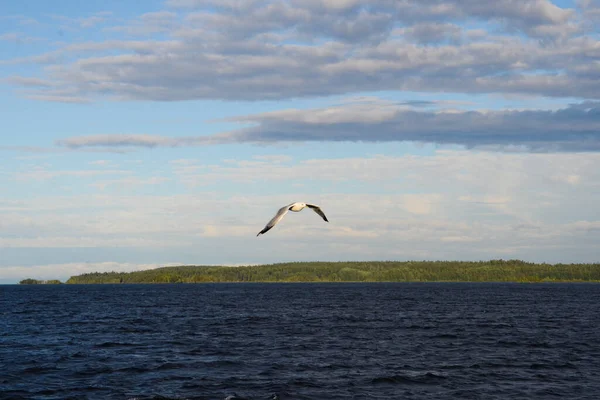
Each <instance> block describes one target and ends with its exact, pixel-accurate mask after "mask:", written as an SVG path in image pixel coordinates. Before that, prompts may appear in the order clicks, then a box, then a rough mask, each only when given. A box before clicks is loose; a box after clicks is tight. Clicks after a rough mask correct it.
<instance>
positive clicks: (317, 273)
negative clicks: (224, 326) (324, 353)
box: [66, 260, 600, 284]
mask: <svg viewBox="0 0 600 400" xmlns="http://www.w3.org/2000/svg"><path fill="white" fill-rule="evenodd" d="M206 282H523V283H534V282H600V263H594V264H547V263H530V262H525V261H521V260H490V261H353V262H343V261H342V262H318V261H314V262H289V263H278V264H268V265H248V266H237V267H230V266H201V265H200V266H190V265H185V266H174V267H161V268H156V269H148V270H143V271H134V272H93V273H86V274H82V275H76V276H72V277H70V278H69V279H68V280H67V281H66V283H67V284H107V283H108V284H119V283H121V284H126V283H206Z"/></svg>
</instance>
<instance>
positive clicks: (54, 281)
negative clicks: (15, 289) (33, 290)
mask: <svg viewBox="0 0 600 400" xmlns="http://www.w3.org/2000/svg"><path fill="white" fill-rule="evenodd" d="M61 283H62V282H61V281H59V280H58V279H50V280H47V281H41V280H38V279H31V278H28V279H23V280H22V281H20V282H19V284H20V285H58V284H61Z"/></svg>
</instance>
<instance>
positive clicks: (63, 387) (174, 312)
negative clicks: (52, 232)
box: [0, 283, 600, 399]
mask: <svg viewBox="0 0 600 400" xmlns="http://www.w3.org/2000/svg"><path fill="white" fill-rule="evenodd" d="M599 316H600V285H597V284H535V285H531V284H526V285H524V284H493V283H479V284H469V283H368V284H362V283H360V284H352V283H342V284H334V283H327V284H273V283H271V284H258V283H252V284H187V285H184V284H172V285H30V286H23V285H21V286H17V285H13V286H0V398H7V399H9V398H10V399H19V398H22V399H133V398H136V399H151V398H157V399H158V398H165V397H166V398H177V399H224V398H225V397H226V396H228V395H232V394H234V393H236V394H237V395H238V396H240V397H242V396H243V397H246V398H250V399H269V398H275V397H277V398H279V399H349V398H355V399H455V398H463V399H469V398H472V399H479V398H485V399H532V398H536V399H546V398H548V399H552V398H556V399H559V398H561V399H562V398H569V399H596V398H598V395H599V393H600V322H599Z"/></svg>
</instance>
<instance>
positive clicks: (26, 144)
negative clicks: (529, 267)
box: [0, 0, 600, 283]
mask: <svg viewBox="0 0 600 400" xmlns="http://www.w3.org/2000/svg"><path fill="white" fill-rule="evenodd" d="M0 15H1V17H0V18H1V21H2V23H1V24H0V26H1V27H2V28H0V54H1V56H0V87H1V89H2V90H0V107H1V108H2V110H3V133H2V136H1V141H0V156H1V157H2V160H3V161H2V163H0V187H1V188H2V190H1V196H0V283H14V282H18V280H20V279H23V278H26V277H33V278H58V279H63V280H64V279H67V278H68V277H69V276H71V275H74V274H79V273H83V272H91V271H111V270H117V271H130V270H137V269H145V268H154V267H158V266H164V265H176V264H198V265H201V264H204V265H206V264H218V265H239V264H242V265H247V264H254V263H272V262H280V261H300V260H414V259H417V260H421V259H455V260H456V259H458V260H482V259H483V260H485V259H492V258H504V259H508V258H519V259H524V260H529V261H537V262H598V261H599V258H598V251H597V250H596V248H597V244H598V243H599V242H600V208H599V206H598V204H600V172H598V171H599V170H600V169H599V168H598V166H599V165H600V155H599V154H600V153H599V152H598V151H599V150H600V103H599V98H600V61H599V60H600V35H599V33H600V30H599V29H598V26H600V1H594V0H591V1H588V0H583V1H576V2H572V1H547V0H532V1H528V2H515V1H511V0H499V1H496V2H493V3H490V4H484V3H482V2H480V1H475V0H473V1H471V0H463V1H458V0H423V1H418V2H417V1H414V2H411V1H409V2H390V1H388V0H372V1H369V2H364V1H363V2H359V1H357V0H302V1H300V0H252V1H241V0H219V1H216V0H166V1H147V2H117V1H103V2H93V1H89V2H78V1H77V2H76V1H58V2H52V3H50V2H42V1H21V2H3V3H2V4H0ZM294 201H306V202H312V203H316V204H319V205H321V206H322V208H323V210H324V211H325V212H326V214H327V216H328V218H329V220H330V223H329V224H326V223H323V221H322V220H320V219H319V217H318V216H316V215H314V214H313V213H311V212H309V211H303V212H302V213H300V214H290V215H288V216H286V218H285V219H284V221H283V223H281V224H280V225H278V226H277V227H276V228H274V229H273V230H271V231H270V232H269V233H268V234H266V235H264V236H260V237H258V238H257V237H255V235H256V233H257V232H258V231H259V230H260V229H262V227H263V226H264V224H265V223H266V222H267V221H268V220H269V219H270V218H271V216H272V215H273V214H274V213H275V211H276V210H277V209H278V208H279V207H281V206H282V205H285V204H288V203H291V202H294Z"/></svg>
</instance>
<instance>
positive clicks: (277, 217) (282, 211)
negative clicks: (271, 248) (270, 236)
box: [256, 203, 294, 236]
mask: <svg viewBox="0 0 600 400" xmlns="http://www.w3.org/2000/svg"><path fill="white" fill-rule="evenodd" d="M293 204H294V203H292V204H288V205H287V206H284V207H281V208H280V209H279V211H277V214H275V216H274V217H273V218H272V219H271V220H270V221H269V222H268V223H267V225H265V227H264V228H263V230H262V231H260V232H258V233H257V234H256V236H258V235H261V234H263V233H266V232H267V231H268V230H269V229H271V228H272V227H274V226H275V225H277V223H278V222H279V221H281V218H283V216H284V215H285V214H287V212H288V211H289V210H290V207H291V206H292V205H293Z"/></svg>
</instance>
